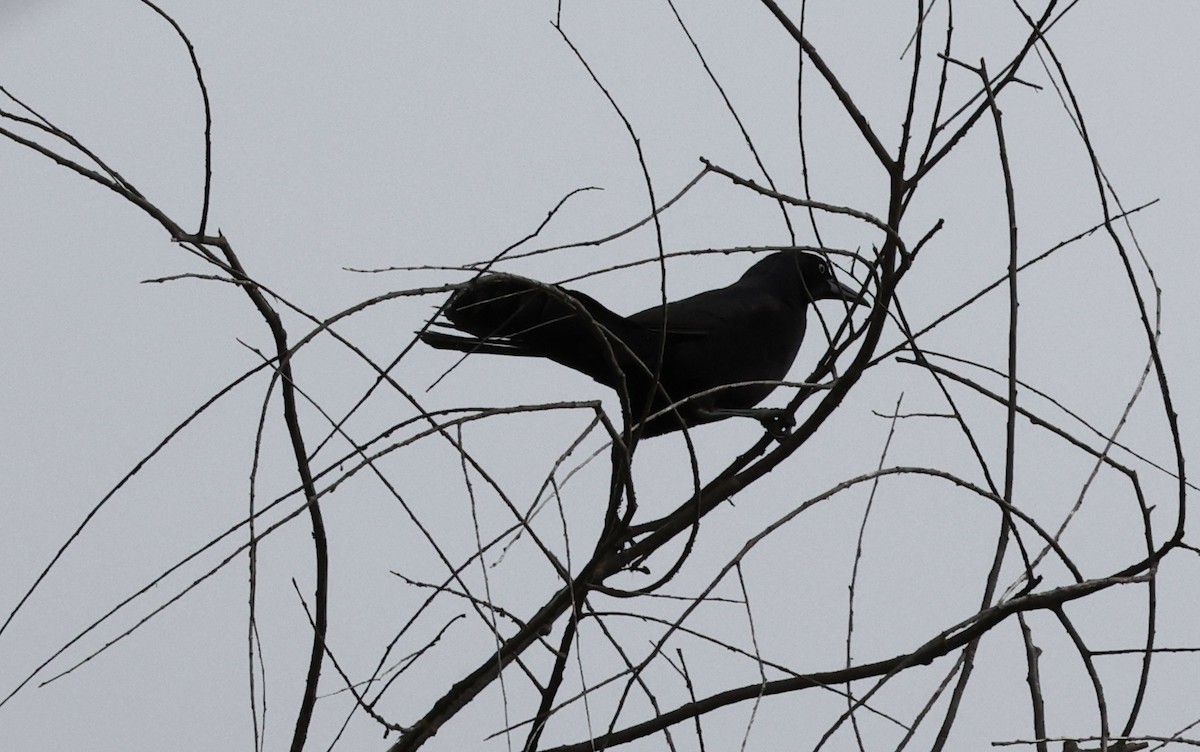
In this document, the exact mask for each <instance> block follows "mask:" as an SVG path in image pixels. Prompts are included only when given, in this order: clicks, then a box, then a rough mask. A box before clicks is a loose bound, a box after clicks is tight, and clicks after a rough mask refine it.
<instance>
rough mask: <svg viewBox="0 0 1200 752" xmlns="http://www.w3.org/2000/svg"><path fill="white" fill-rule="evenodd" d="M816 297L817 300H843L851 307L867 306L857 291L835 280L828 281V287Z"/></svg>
mask: <svg viewBox="0 0 1200 752" xmlns="http://www.w3.org/2000/svg"><path fill="white" fill-rule="evenodd" d="M816 297H817V299H818V300H844V301H846V302H847V303H849V304H851V305H867V301H866V299H865V298H864V297H863V295H862V294H861V293H860V292H859V291H858V290H856V289H854V288H853V287H849V286H848V285H844V284H842V283H841V282H840V281H839V280H836V279H831V280H829V287H828V288H827V289H826V290H824V291H823V292H822V293H821V294H820V295H817V296H816Z"/></svg>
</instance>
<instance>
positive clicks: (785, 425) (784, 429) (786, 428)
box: [758, 408, 796, 441]
mask: <svg viewBox="0 0 1200 752" xmlns="http://www.w3.org/2000/svg"><path fill="white" fill-rule="evenodd" d="M758 422H759V423H762V427H763V429H764V430H766V432H767V433H768V434H769V435H770V436H771V438H772V439H775V440H776V441H783V440H784V439H786V438H787V437H788V436H790V435H791V433H792V429H793V428H795V427H796V416H795V415H792V414H791V413H790V412H788V411H787V410H784V409H782V408H780V409H777V410H768V411H765V412H764V413H763V414H762V415H761V416H760V417H759V419H758Z"/></svg>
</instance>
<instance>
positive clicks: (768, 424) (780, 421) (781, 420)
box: [705, 407, 796, 441]
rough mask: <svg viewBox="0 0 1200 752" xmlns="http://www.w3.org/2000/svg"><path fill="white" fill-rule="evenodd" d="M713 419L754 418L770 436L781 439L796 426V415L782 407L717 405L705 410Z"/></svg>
mask: <svg viewBox="0 0 1200 752" xmlns="http://www.w3.org/2000/svg"><path fill="white" fill-rule="evenodd" d="M705 412H706V413H708V414H709V415H712V416H713V419H714V420H718V419H720V418H754V419H755V420H757V421H758V422H759V423H762V427H763V428H764V429H765V430H766V432H767V433H768V434H770V435H771V438H773V439H776V440H777V441H782V440H784V439H786V438H787V437H788V434H790V433H791V432H792V429H793V428H795V427H796V416H795V415H792V414H791V413H790V412H788V411H787V410H785V409H784V408H782V407H745V408H734V407H718V408H713V409H711V410H706V411H705Z"/></svg>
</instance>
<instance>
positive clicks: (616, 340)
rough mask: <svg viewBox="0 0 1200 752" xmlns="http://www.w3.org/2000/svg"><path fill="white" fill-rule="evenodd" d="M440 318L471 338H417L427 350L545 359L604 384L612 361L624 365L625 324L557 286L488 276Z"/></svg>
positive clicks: (448, 304)
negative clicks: (621, 361) (428, 348)
mask: <svg viewBox="0 0 1200 752" xmlns="http://www.w3.org/2000/svg"><path fill="white" fill-rule="evenodd" d="M442 312H443V315H444V316H445V317H446V319H447V320H448V321H449V322H450V324H451V325H452V326H453V327H454V328H455V329H457V330H459V331H461V332H465V333H466V334H470V335H472V336H471V337H458V336H454V335H450V334H445V333H443V332H436V331H427V332H424V333H422V334H421V339H422V340H423V341H424V342H425V343H426V344H429V345H431V346H433V347H437V348H441V349H448V350H459V351H462V352H483V353H495V354H501V355H524V356H535V357H543V358H549V359H550V360H554V361H556V362H558V363H561V364H563V365H565V366H567V367H568V368H574V369H575V370H577V371H581V372H582V373H585V374H587V375H588V376H591V377H592V378H594V379H596V380H597V381H599V382H601V383H605V384H607V383H610V382H611V381H612V380H613V378H614V376H613V374H614V360H618V361H619V360H624V359H625V354H624V349H625V346H624V345H623V344H622V342H623V341H624V337H625V335H626V333H627V331H626V330H628V329H629V326H630V325H629V323H628V322H627V321H626V320H625V318H624V317H623V316H620V315H618V314H616V313H614V312H612V311H610V310H609V309H607V308H605V307H604V306H603V305H601V304H600V303H599V302H597V301H596V300H594V299H592V298H590V297H588V296H587V295H584V294H583V293H580V292H575V291H573V290H566V289H563V288H561V287H558V286H557V285H547V284H543V283H541V282H537V281H535V280H531V279H526V278H524V277H517V276H513V275H509V274H489V275H487V276H484V277H480V278H478V279H476V280H474V281H472V282H469V283H467V284H466V285H465V286H463V287H462V288H460V289H459V290H458V291H456V292H455V293H454V294H453V295H451V296H450V299H449V300H448V301H446V305H445V307H444V308H443V311H442ZM605 342H607V343H608V346H605V344H604V343H605Z"/></svg>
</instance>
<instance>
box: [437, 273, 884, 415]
mask: <svg viewBox="0 0 1200 752" xmlns="http://www.w3.org/2000/svg"><path fill="white" fill-rule="evenodd" d="M861 297H862V296H861V294H860V293H859V292H858V291H856V290H854V289H852V288H850V287H848V286H846V285H845V284H842V283H841V282H839V281H838V279H837V278H836V277H835V276H834V274H833V270H832V268H831V267H830V264H829V262H828V261H827V260H826V259H825V258H823V257H822V256H819V255H817V254H815V253H810V252H804V251H796V250H790V251H777V252H775V253H771V254H770V255H768V256H766V257H764V258H762V259H761V260H759V261H758V262H757V263H755V264H754V265H753V266H751V267H750V268H749V269H748V270H747V271H746V272H745V273H744V274H742V276H741V277H740V278H739V279H738V280H737V281H736V282H734V283H733V284H731V285H728V286H726V287H722V288H718V289H715V290H708V291H706V292H702V293H699V294H697V295H693V296H691V297H688V298H683V299H682V300H676V301H672V302H668V303H666V304H665V305H658V306H654V307H652V308H647V309H646V310H644V311H641V312H639V313H635V314H633V315H630V316H622V315H620V314H618V313H616V312H614V311H612V310H610V309H609V308H607V307H606V306H604V305H603V304H601V303H600V302H599V301H597V300H595V299H594V298H592V297H590V296H588V295H585V294H584V293H581V292H578V291H576V290H569V289H567V288H565V287H560V286H558V285H551V284H545V283H542V282H537V281H535V280H531V279H528V278H526V277H520V276H517V275H513V274H506V273H499V272H495V273H488V274H483V275H480V276H478V277H476V278H474V279H472V280H470V281H469V282H466V283H463V284H462V285H461V286H460V287H458V289H456V290H455V291H454V292H453V293H452V294H451V295H450V297H449V298H448V299H447V300H446V303H445V304H444V305H443V306H442V308H441V314H442V315H443V316H444V317H445V319H446V320H447V321H448V324H441V323H440V322H436V316H435V322H434V323H435V325H438V326H441V327H445V328H449V329H452V330H456V331H457V332H461V333H462V334H466V335H469V336H462V334H448V333H446V332H444V331H439V330H434V329H430V328H426V329H425V330H423V331H422V332H420V333H419V335H418V336H419V337H420V339H421V340H422V341H424V342H425V343H426V344H427V345H430V346H432V347H435V348H438V349H443V350H456V351H459V352H464V353H490V354H499V355H510V356H523V357H538V358H546V359H549V360H552V361H554V362H556V363H559V364H561V365H564V366H566V367H567V368H571V369H574V370H576V371H579V372H580V373H583V374H586V375H587V376H590V377H591V378H592V379H594V380H595V381H597V382H598V383H600V384H603V385H604V386H607V387H609V388H611V389H614V390H616V391H617V392H618V394H621V393H622V392H624V393H625V394H627V395H628V404H629V410H630V413H631V414H632V416H633V417H634V419H635V420H636V419H640V418H644V420H643V422H642V424H641V426H640V428H641V433H640V435H641V436H642V437H643V438H649V437H652V436H659V435H662V434H666V433H670V432H672V431H678V430H680V429H682V428H684V427H687V428H689V429H690V428H692V427H694V426H698V425H702V424H704V423H710V422H713V421H717V420H723V419H725V418H729V417H734V416H744V417H752V418H757V419H758V420H759V421H760V422H762V424H763V426H764V427H765V428H766V429H767V431H768V432H769V433H771V434H772V435H774V436H776V438H781V437H782V436H783V435H786V433H787V431H788V430H789V429H790V427H791V426H792V425H793V423H794V419H793V418H792V416H791V415H790V414H787V413H786V412H785V411H783V410H781V409H776V408H759V407H757V405H758V404H759V403H760V402H762V401H763V400H764V399H766V397H767V395H769V394H770V393H771V392H772V391H774V389H775V387H776V386H777V385H778V382H779V381H781V380H782V379H783V378H784V377H785V376H787V372H788V370H789V369H790V368H791V366H792V362H793V361H794V360H795V358H796V354H797V353H798V352H799V350H800V343H801V341H802V340H803V339H804V329H805V318H806V313H807V309H808V305H809V303H812V302H814V301H817V300H841V301H845V302H846V303H849V304H859V303H861V302H862V301H861ZM656 377H657V379H656ZM745 382H751V383H745Z"/></svg>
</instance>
